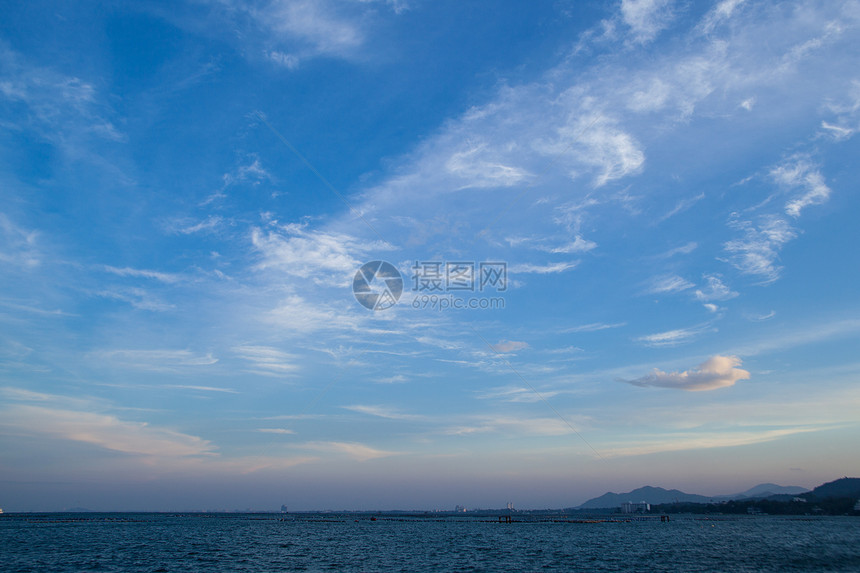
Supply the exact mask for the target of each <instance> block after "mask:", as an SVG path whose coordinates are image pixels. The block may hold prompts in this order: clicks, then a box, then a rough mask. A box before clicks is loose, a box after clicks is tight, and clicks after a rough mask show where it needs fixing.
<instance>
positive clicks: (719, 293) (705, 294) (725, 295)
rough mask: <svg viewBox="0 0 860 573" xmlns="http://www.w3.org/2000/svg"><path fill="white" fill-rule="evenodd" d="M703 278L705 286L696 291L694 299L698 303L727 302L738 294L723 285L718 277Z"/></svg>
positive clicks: (706, 276)
mask: <svg viewBox="0 0 860 573" xmlns="http://www.w3.org/2000/svg"><path fill="white" fill-rule="evenodd" d="M704 278H705V281H706V282H707V283H708V284H707V286H706V287H704V288H703V289H697V290H696V298H697V299H699V300H700V301H702V302H710V301H714V300H728V299H730V298H734V297H736V296H738V293H736V292H735V291H733V290H732V289H730V288H729V287H728V286H726V285H725V284H724V283H723V281H722V280H721V278H720V277H719V275H705V277H704Z"/></svg>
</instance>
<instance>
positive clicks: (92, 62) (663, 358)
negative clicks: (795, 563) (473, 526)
mask: <svg viewBox="0 0 860 573" xmlns="http://www.w3.org/2000/svg"><path fill="white" fill-rule="evenodd" d="M2 13H3V14H4V17H3V18H2V20H0V507H2V508H4V510H5V511H56V510H63V509H68V508H72V507H86V508H89V509H93V510H129V511H131V510H166V511H185V510H222V509H226V510H232V509H271V510H275V509H278V508H280V506H281V505H282V504H283V505H287V506H288V507H289V508H290V510H325V509H334V510H337V509H356V510H362V509H427V510H429V509H446V510H447V509H453V507H454V506H455V505H462V506H465V507H469V508H478V507H481V508H497V507H504V506H505V504H506V503H508V502H512V503H513V504H514V506H515V507H518V508H561V507H571V506H575V505H578V504H580V503H583V502H584V501H586V500H587V499H589V498H591V497H595V496H598V495H601V494H603V493H604V492H606V491H616V492H622V491H629V490H631V489H634V488H636V487H640V486H643V485H654V486H662V487H666V488H678V489H681V490H683V491H687V492H691V493H699V494H703V495H718V494H730V493H734V492H738V491H744V490H746V489H748V488H749V487H752V486H753V485H755V484H757V483H761V482H776V483H779V484H782V485H800V486H804V487H809V488H811V487H814V486H816V485H818V484H820V483H822V482H825V481H831V480H833V479H836V478H839V477H842V476H844V475H858V474H860V457H858V456H857V441H858V438H860V415H858V412H860V387H858V382H860V358H858V357H860V354H858V352H857V350H858V342H860V301H858V297H857V293H858V288H857V285H858V283H860V249H858V248H857V246H858V245H859V244H860V225H858V224H857V213H858V212H860V195H858V193H857V181H858V176H860V161H857V157H858V152H860V137H858V130H860V68H858V66H857V62H858V61H860V2H857V1H855V0H847V1H834V0H821V1H812V0H798V1H796V2H777V1H771V0H760V1H753V0H746V1H745V0H717V1H696V0H620V1H614V2H597V1H573V0H553V1H538V2H515V1H498V2H497V1H493V2H489V1H486V2H481V1H476V2H458V1H448V0H439V1H430V0H387V1H384V0H317V1H310V0H261V1H251V2H239V1H236V0H189V1H180V2H157V1H131V2H41V1H35V2H26V3H21V2H3V6H2ZM367 263H370V264H368V265H367V266H364V265H365V264H367ZM383 263H384V264H383ZM356 294H358V296H356ZM367 307H369V308H367Z"/></svg>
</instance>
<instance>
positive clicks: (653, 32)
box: [621, 0, 674, 43]
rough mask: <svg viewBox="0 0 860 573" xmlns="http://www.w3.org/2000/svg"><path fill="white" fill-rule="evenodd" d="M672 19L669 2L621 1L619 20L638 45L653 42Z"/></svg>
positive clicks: (669, 0) (664, 0)
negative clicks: (625, 25) (626, 27)
mask: <svg viewBox="0 0 860 573" xmlns="http://www.w3.org/2000/svg"><path fill="white" fill-rule="evenodd" d="M673 17H674V14H673V11H672V1H671V0H621V18H622V20H623V21H624V23H625V24H627V25H628V26H629V27H630V29H631V32H632V34H633V37H634V40H635V41H636V42H639V43H646V42H649V41H650V40H653V39H654V38H655V37H656V36H657V34H658V33H660V31H661V30H663V29H664V28H666V27H667V26H668V25H669V23H670V22H671V21H672V18H673Z"/></svg>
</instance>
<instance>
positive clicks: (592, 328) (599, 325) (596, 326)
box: [561, 322, 627, 334]
mask: <svg viewBox="0 0 860 573" xmlns="http://www.w3.org/2000/svg"><path fill="white" fill-rule="evenodd" d="M622 326H627V323H626V322H614V323H604V322H592V323H590V324H580V325H579V326H571V327H570V328H565V329H563V330H562V331H561V332H562V333H563V334H572V333H575V332H597V331H599V330H608V329H610V328H620V327H622Z"/></svg>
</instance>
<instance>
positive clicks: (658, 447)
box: [600, 427, 830, 458]
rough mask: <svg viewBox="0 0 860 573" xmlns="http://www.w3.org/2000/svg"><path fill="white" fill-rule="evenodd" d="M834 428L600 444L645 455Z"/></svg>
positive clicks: (616, 453) (608, 452)
mask: <svg viewBox="0 0 860 573" xmlns="http://www.w3.org/2000/svg"><path fill="white" fill-rule="evenodd" d="M827 429H830V428H827V427H821V428H807V427H791V428H778V429H773V430H746V431H737V430H730V431H722V432H701V431H698V432H695V433H677V432H676V433H669V434H662V435H646V436H642V437H639V438H633V439H627V440H625V441H624V442H623V443H620V444H618V445H613V444H610V445H607V446H603V447H601V448H600V455H601V456H602V457H604V458H614V457H622V456H644V455H648V454H657V453H661V452H678V451H683V450H702V449H708V448H733V447H739V446H749V445H752V444H761V443H765V442H771V441H773V440H778V439H780V438H784V437H787V436H792V435H795V434H800V433H807V432H818V431H821V430H827Z"/></svg>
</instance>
